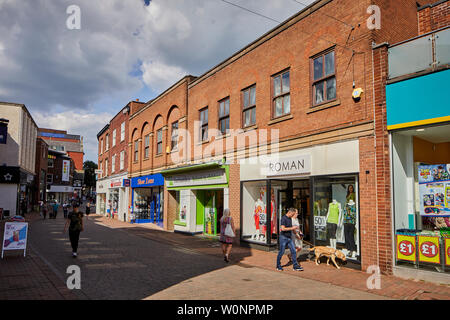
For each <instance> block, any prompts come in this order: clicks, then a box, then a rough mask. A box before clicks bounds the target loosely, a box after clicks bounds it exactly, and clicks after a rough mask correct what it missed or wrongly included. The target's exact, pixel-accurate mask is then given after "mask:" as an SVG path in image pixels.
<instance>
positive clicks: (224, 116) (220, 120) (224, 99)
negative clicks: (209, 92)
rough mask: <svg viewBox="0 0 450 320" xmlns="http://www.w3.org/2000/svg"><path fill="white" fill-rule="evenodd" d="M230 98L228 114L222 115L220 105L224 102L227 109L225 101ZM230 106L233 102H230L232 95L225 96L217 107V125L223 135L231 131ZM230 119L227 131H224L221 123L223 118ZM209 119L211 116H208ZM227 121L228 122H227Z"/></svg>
mask: <svg viewBox="0 0 450 320" xmlns="http://www.w3.org/2000/svg"><path fill="white" fill-rule="evenodd" d="M227 100H228V114H225V115H223V116H220V105H221V104H222V103H223V106H224V111H225V102H226V101H227ZM230 108H231V102H230V96H228V97H226V98H223V99H222V100H219V101H218V108H217V118H218V119H219V120H218V124H217V127H218V129H219V132H220V134H221V135H222V136H224V135H227V134H228V133H229V132H230ZM226 119H228V130H226V131H225V133H224V132H223V131H222V128H221V123H222V121H223V120H226ZM208 120H209V118H208ZM225 123H226V122H225Z"/></svg>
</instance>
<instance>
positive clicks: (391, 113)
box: [386, 70, 450, 283]
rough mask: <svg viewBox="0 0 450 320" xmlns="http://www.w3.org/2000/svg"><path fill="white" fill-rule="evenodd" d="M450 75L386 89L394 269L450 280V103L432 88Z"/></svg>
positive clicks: (432, 75) (446, 80) (426, 78)
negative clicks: (449, 104)
mask: <svg viewBox="0 0 450 320" xmlns="http://www.w3.org/2000/svg"><path fill="white" fill-rule="evenodd" d="M448 79H450V71H449V70H448V71H441V72H437V73H432V74H429V75H426V76H422V77H418V78H413V79H409V80H406V81H401V82H397V83H392V84H390V85H388V86H387V89H386V91H387V120H388V121H387V124H388V127H387V129H388V130H389V137H390V146H391V156H392V158H391V163H392V165H391V167H392V186H393V188H392V189H393V190H392V199H393V228H394V230H393V234H394V239H393V241H394V243H395V246H394V248H395V250H394V252H393V255H394V257H395V261H396V269H395V270H394V274H398V275H400V274H404V273H405V274H408V275H409V276H411V277H417V278H422V279H425V278H426V277H433V278H435V277H445V279H443V278H439V281H440V282H441V283H450V278H449V277H448V275H449V273H450V109H449V107H448V101H445V99H442V97H439V96H438V95H435V94H431V92H435V90H436V86H438V87H441V88H445V85H446V84H445V83H448ZM426 92H430V94H428V95H427V94H424V93H426ZM406 93H407V95H405V94H406ZM424 106H426V108H425V107H424ZM430 271H431V272H430ZM424 277H425V278H424Z"/></svg>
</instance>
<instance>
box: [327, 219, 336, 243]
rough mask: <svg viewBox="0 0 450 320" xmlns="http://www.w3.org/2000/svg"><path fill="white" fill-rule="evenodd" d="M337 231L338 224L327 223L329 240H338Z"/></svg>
mask: <svg viewBox="0 0 450 320" xmlns="http://www.w3.org/2000/svg"><path fill="white" fill-rule="evenodd" d="M336 230H337V224H336V223H328V222H327V239H328V240H330V239H336Z"/></svg>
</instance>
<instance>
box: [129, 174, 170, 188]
mask: <svg viewBox="0 0 450 320" xmlns="http://www.w3.org/2000/svg"><path fill="white" fill-rule="evenodd" d="M127 180H128V179H127ZM125 183H126V182H125V180H124V187H125V186H126V185H125ZM163 185H164V178H163V176H162V175H161V174H159V173H158V174H152V175H148V176H143V177H136V178H132V179H131V181H130V184H129V186H131V187H132V188H142V187H156V186H163Z"/></svg>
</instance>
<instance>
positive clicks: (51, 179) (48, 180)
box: [47, 173, 53, 183]
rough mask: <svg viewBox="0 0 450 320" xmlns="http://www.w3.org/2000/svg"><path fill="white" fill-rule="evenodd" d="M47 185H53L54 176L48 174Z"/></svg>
mask: <svg viewBox="0 0 450 320" xmlns="http://www.w3.org/2000/svg"><path fill="white" fill-rule="evenodd" d="M47 183H53V174H51V173H47Z"/></svg>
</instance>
